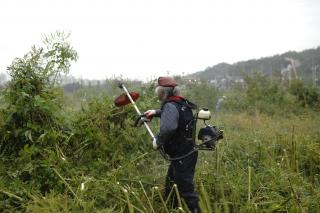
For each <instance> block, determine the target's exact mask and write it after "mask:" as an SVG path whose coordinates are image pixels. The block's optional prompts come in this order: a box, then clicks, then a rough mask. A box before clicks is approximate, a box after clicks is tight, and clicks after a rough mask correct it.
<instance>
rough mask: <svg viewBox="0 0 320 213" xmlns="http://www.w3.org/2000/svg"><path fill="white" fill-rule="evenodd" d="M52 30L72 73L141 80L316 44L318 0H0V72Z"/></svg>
mask: <svg viewBox="0 0 320 213" xmlns="http://www.w3.org/2000/svg"><path fill="white" fill-rule="evenodd" d="M56 30H64V31H71V37H70V41H71V43H72V45H73V46H74V48H75V49H76V50H77V51H78V53H79V60H78V62H77V63H76V64H74V66H73V67H72V70H71V74H72V75H74V76H77V77H80V76H82V77H83V78H90V79H99V78H101V79H102V78H106V77H111V76H113V75H116V76H120V75H123V76H124V77H129V78H136V79H143V80H146V79H148V78H150V77H156V76H159V75H166V74H167V71H170V74H182V73H183V72H184V73H185V74H188V73H192V72H196V71H200V70H204V69H205V68H206V67H208V66H212V65H214V64H216V63H220V62H228V63H233V62H237V61H240V60H247V59H251V58H260V57H263V56H270V55H274V54H278V53H282V52H286V51H288V50H303V49H307V48H313V47H317V46H319V45H320V1H319V0H157V1H155V0H90V1H89V0H83V1H81V0H51V1H49V0H28V1H26V0H20V1H19V0H1V1H0V72H5V71H6V67H7V66H8V65H10V63H11V61H12V60H13V59H14V58H15V57H21V56H23V54H24V53H26V52H27V51H29V50H30V47H31V46H32V45H33V44H41V35H42V34H46V33H52V32H55V31H56Z"/></svg>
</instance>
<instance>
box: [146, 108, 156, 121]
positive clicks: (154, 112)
mask: <svg viewBox="0 0 320 213" xmlns="http://www.w3.org/2000/svg"><path fill="white" fill-rule="evenodd" d="M156 112H157V111H156V110H155V109H151V110H148V111H146V112H145V113H144V115H145V116H146V117H147V118H148V119H150V120H151V119H152V118H153V116H155V115H156Z"/></svg>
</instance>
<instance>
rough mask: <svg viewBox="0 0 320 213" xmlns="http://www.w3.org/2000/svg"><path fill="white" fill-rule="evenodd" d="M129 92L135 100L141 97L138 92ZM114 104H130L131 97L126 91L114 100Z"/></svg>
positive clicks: (118, 105)
mask: <svg viewBox="0 0 320 213" xmlns="http://www.w3.org/2000/svg"><path fill="white" fill-rule="evenodd" d="M129 94H130V96H131V98H132V99H133V101H136V100H137V99H138V98H139V97H140V95H139V93H137V92H130V93H129ZM114 104H115V105H116V106H117V107H120V106H125V105H128V104H130V99H129V98H128V96H127V94H126V93H122V94H121V95H120V96H118V97H117V98H116V99H115V100H114Z"/></svg>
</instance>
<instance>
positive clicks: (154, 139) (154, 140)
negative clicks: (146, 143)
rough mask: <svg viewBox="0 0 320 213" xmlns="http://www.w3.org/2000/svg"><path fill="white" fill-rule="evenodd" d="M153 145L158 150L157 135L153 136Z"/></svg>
mask: <svg viewBox="0 0 320 213" xmlns="http://www.w3.org/2000/svg"><path fill="white" fill-rule="evenodd" d="M152 147H153V149H154V150H157V149H158V148H159V146H158V143H157V138H156V137H154V138H153V141H152Z"/></svg>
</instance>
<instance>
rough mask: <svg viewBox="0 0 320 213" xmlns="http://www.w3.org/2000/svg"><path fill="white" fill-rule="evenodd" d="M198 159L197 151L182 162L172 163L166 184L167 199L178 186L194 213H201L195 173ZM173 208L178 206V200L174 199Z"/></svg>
mask: <svg viewBox="0 0 320 213" xmlns="http://www.w3.org/2000/svg"><path fill="white" fill-rule="evenodd" d="M197 159H198V152H197V151H196V152H194V153H192V154H191V155H189V156H187V157H185V158H183V159H182V160H178V161H171V164H170V166H169V169H168V173H167V177H166V184H165V197H166V198H167V197H168V195H169V193H170V191H171V189H172V187H173V184H177V186H178V191H179V194H180V196H181V197H182V198H183V199H184V201H185V202H186V204H187V206H188V208H189V209H190V211H191V212H192V213H201V210H200V207H199V197H198V194H197V193H196V192H195V190H194V173H195V167H196V164H197ZM173 206H174V207H176V206H177V200H176V198H174V199H173Z"/></svg>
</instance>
